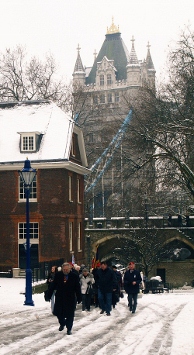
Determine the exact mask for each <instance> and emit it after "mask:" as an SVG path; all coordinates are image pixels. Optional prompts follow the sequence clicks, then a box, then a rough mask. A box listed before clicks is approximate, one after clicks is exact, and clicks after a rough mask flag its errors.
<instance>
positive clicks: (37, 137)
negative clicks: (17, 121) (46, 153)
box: [19, 132, 42, 153]
mask: <svg viewBox="0 0 194 355" xmlns="http://www.w3.org/2000/svg"><path fill="white" fill-rule="evenodd" d="M19 134H20V150H21V152H23V153H27V152H29V153H33V152H37V151H38V150H39V147H40V141H41V138H42V134H40V133H39V132H19Z"/></svg>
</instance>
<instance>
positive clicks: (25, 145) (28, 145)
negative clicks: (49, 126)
mask: <svg viewBox="0 0 194 355" xmlns="http://www.w3.org/2000/svg"><path fill="white" fill-rule="evenodd" d="M34 148H35V141H34V135H33V136H31V135H30V136H24V137H22V150H23V151H25V152H26V151H28V152H29V151H34V150H35V149H34Z"/></svg>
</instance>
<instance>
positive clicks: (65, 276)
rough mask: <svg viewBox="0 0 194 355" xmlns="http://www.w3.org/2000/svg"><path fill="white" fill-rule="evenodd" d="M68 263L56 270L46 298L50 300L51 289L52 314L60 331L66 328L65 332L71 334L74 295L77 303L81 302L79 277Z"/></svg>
mask: <svg viewBox="0 0 194 355" xmlns="http://www.w3.org/2000/svg"><path fill="white" fill-rule="evenodd" d="M70 270H71V268H70V265H69V263H64V264H63V265H62V270H61V271H59V272H57V273H56V275H55V278H54V281H53V282H52V285H51V287H50V288H49V290H48V291H47V299H48V300H50V299H51V296H52V294H53V291H54V290H56V294H55V306H54V315H55V316H57V318H58V321H59V324H60V327H59V331H62V330H63V329H64V327H65V326H66V328H67V334H68V335H70V334H71V329H72V326H73V320H74V312H75V299H76V298H75V297H77V303H81V300H82V298H81V288H80V283H79V278H78V277H77V275H76V274H75V273H73V272H70Z"/></svg>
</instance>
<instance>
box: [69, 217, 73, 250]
mask: <svg viewBox="0 0 194 355" xmlns="http://www.w3.org/2000/svg"><path fill="white" fill-rule="evenodd" d="M72 250H73V222H69V251H72Z"/></svg>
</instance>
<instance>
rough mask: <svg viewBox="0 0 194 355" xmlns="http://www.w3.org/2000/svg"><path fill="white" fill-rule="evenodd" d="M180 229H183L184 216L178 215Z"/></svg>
mask: <svg viewBox="0 0 194 355" xmlns="http://www.w3.org/2000/svg"><path fill="white" fill-rule="evenodd" d="M177 219H178V227H182V216H181V215H180V214H178V217H177Z"/></svg>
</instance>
